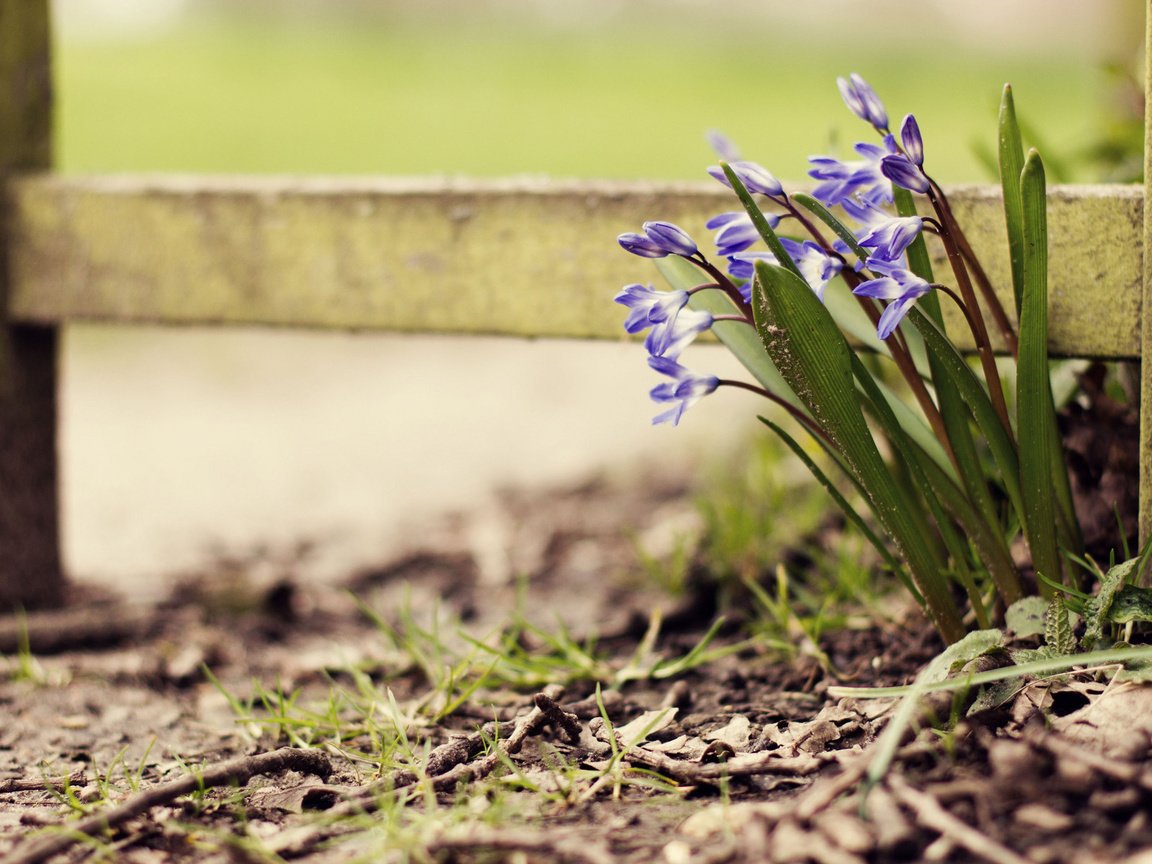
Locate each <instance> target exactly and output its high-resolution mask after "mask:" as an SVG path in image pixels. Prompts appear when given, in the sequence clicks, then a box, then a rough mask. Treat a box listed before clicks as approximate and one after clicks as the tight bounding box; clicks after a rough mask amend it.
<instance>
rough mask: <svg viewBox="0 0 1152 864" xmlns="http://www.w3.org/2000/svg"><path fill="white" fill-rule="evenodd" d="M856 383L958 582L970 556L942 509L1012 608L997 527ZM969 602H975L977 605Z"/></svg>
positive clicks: (867, 386) (873, 393)
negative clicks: (944, 547) (931, 521)
mask: <svg viewBox="0 0 1152 864" xmlns="http://www.w3.org/2000/svg"><path fill="white" fill-rule="evenodd" d="M857 380H858V381H859V383H860V385H861V387H862V388H863V389H864V391H865V395H866V397H867V398H868V405H869V406H871V408H872V411H873V415H874V416H875V418H876V420H877V421H878V422H879V423H880V425H881V426H882V428H883V429H884V431H885V433H886V434H887V435H888V437H889V439H890V440H891V441H892V444H893V447H894V449H895V450H896V451H897V452H898V453H899V454H901V456H902V457H903V458H904V460H905V464H907V465H908V467H909V470H910V472H911V474H912V476H913V478H914V479H915V481H916V483H917V484H918V486H919V488H920V495H921V499H922V501H923V503H924V504H925V505H927V507H928V509H929V511H930V512H931V513H932V518H933V519H934V520H935V521H936V526H937V528H938V529H939V530H940V534H941V537H942V538H943V539H944V541H945V543H946V544H947V546H948V549H949V552H950V553H951V554H952V556H953V558H954V559H955V561H956V571H957V575H958V576H959V577H960V578H961V581H963V579H964V578H965V575H966V573H967V566H968V564H967V562H968V557H969V556H968V555H967V554H966V550H965V549H963V548H962V547H960V546H959V545H958V543H957V540H956V538H955V537H954V531H953V529H952V526H951V525H950V524H949V523H948V517H947V515H946V514H945V513H944V512H943V510H942V507H943V508H944V509H947V511H948V512H949V513H951V514H952V516H953V517H955V519H956V521H957V522H958V523H959V524H960V526H961V527H962V528H963V529H964V533H965V534H966V535H967V536H968V538H969V539H970V540H971V542H972V544H973V545H974V546H975V547H976V550H977V552H978V553H979V555H980V559H981V560H982V561H983V562H984V565H985V567H986V568H987V569H988V572H989V574H990V575H991V576H992V579H993V581H994V582H995V583H996V587H997V590H999V592H1000V594H1001V596H1002V597H1003V598H1004V600H1005V602H1008V603H1011V602H1013V601H1014V600H1016V598H1018V597H1019V596H1020V582H1019V577H1018V575H1017V573H1016V568H1015V566H1014V565H1013V563H1012V556H1011V555H1010V554H1009V552H1008V547H1007V545H1005V543H1004V538H1003V536H1001V534H1000V532H999V531H998V529H997V528H996V526H995V525H993V524H991V523H989V522H988V521H986V520H985V519H984V518H983V514H982V513H980V512H979V511H978V510H977V509H976V508H975V507H974V506H973V504H972V502H971V501H969V500H968V498H966V497H965V495H964V492H963V491H962V490H961V489H960V487H959V486H958V485H957V484H956V482H955V481H954V480H953V477H952V475H951V473H950V472H948V471H945V469H944V468H943V467H942V466H940V465H939V464H938V463H937V462H936V461H935V460H933V459H931V458H930V457H929V455H928V454H927V453H925V452H924V450H923V449H922V448H921V447H919V446H918V445H917V444H916V442H915V441H914V440H913V439H912V438H911V437H910V436H908V435H907V434H906V433H905V430H904V429H903V428H901V425H900V423H899V421H898V419H897V417H896V415H895V414H894V413H893V412H892V411H891V410H890V408H889V406H888V404H887V402H886V401H885V400H884V399H883V397H882V395H881V393H880V392H879V388H878V387H877V386H876V383H875V382H873V381H871V380H870V379H868V378H866V377H863V376H860V375H858V376H857ZM949 467H950V466H949ZM965 587H967V588H969V595H970V597H971V596H973V595H974V592H973V590H972V588H971V586H970V585H967V584H966V585H965ZM973 602H974V603H975V602H976V601H975V599H973ZM974 611H977V614H981V612H980V611H979V608H978V607H974Z"/></svg>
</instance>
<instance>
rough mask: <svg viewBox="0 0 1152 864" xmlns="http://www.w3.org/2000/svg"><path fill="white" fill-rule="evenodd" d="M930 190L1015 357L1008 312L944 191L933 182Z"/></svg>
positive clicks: (1014, 332) (1014, 336)
mask: <svg viewBox="0 0 1152 864" xmlns="http://www.w3.org/2000/svg"><path fill="white" fill-rule="evenodd" d="M932 189H933V191H934V192H935V195H936V196H938V197H937V198H933V204H936V203H937V201H938V202H939V204H938V206H939V207H942V208H943V209H944V211H945V212H946V213H947V219H946V220H945V222H946V224H947V225H948V230H949V231H950V232H951V233H952V235H953V237H954V238H955V240H956V245H957V246H958V247H959V248H960V254H961V255H962V256H963V257H964V262H965V263H966V264H967V265H968V267H969V268H971V270H972V275H973V276H974V277H975V279H976V284H977V286H978V287H979V288H980V293H981V295H983V297H984V302H985V303H987V304H988V309H989V311H990V312H991V313H992V318H993V320H995V322H996V327H997V328H998V329H999V330H1000V334H1001V335H1002V336H1003V337H1004V342H1005V344H1006V345H1007V346H1008V349H1009V350H1010V351H1011V352H1012V356H1013V357H1015V356H1016V355H1017V354H1018V353H1019V348H1018V341H1017V338H1016V330H1015V328H1014V327H1013V326H1012V322H1011V320H1010V319H1009V318H1008V312H1007V311H1006V310H1005V309H1004V305H1003V304H1002V303H1001V302H1000V298H999V297H997V296H996V291H995V290H994V289H993V287H992V281H991V280H990V279H989V278H988V274H987V272H986V271H985V270H984V267H983V265H982V264H981V263H980V259H979V258H977V257H976V252H975V251H974V250H973V249H972V244H971V243H969V242H968V237H967V236H966V235H965V234H964V229H963V228H961V227H960V223H958V222H957V221H956V217H955V216H954V215H953V213H952V205H951V204H949V203H948V196H947V195H945V194H944V190H943V189H941V188H940V187H939V186H937V185H936V183H935V182H933V183H932ZM930 197H931V196H930Z"/></svg>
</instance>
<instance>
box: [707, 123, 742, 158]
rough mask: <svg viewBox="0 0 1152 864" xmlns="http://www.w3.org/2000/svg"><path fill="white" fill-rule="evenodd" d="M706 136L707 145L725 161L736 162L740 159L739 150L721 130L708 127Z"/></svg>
mask: <svg viewBox="0 0 1152 864" xmlns="http://www.w3.org/2000/svg"><path fill="white" fill-rule="evenodd" d="M706 137H707V138H708V146H709V147H711V148H712V150H713V152H714V153H715V154H716V155H717V156H719V157H720V158H721V159H723V160H724V161H725V162H736V161H738V160H739V159H740V151H739V150H737V149H736V145H735V144H733V143H732V139H731V138H729V137H728V136H727V135H725V134H724V133H723V132H719V131H717V130H716V129H710V130H708V133H707V135H706Z"/></svg>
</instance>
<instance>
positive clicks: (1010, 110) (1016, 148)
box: [999, 84, 1024, 318]
mask: <svg viewBox="0 0 1152 864" xmlns="http://www.w3.org/2000/svg"><path fill="white" fill-rule="evenodd" d="M999 138H1000V186H1001V188H1002V189H1003V190H1004V222H1005V224H1006V225H1007V227H1008V254H1009V257H1010V259H1011V262H1012V293H1013V295H1014V296H1015V298H1016V316H1017V318H1019V316H1020V304H1021V301H1022V298H1023V295H1024V203H1023V199H1022V198H1021V194H1020V172H1021V171H1023V170H1024V145H1023V143H1022V142H1021V139H1020V125H1019V124H1018V123H1017V122H1016V104H1015V102H1014V101H1013V99H1012V85H1010V84H1005V85H1004V95H1003V96H1001V98H1000V135H999Z"/></svg>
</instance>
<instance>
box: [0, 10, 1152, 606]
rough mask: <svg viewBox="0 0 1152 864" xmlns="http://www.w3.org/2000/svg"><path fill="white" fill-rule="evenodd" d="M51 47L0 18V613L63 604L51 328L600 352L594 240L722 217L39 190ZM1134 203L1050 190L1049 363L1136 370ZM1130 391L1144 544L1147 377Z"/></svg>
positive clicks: (45, 26)
mask: <svg viewBox="0 0 1152 864" xmlns="http://www.w3.org/2000/svg"><path fill="white" fill-rule="evenodd" d="M1150 5H1152V0H1150ZM49 45H50V39H49V13H48V3H47V0H0V181H3V182H4V186H5V188H6V195H5V198H4V202H3V208H2V210H0V289H2V290H0V297H2V298H3V303H2V305H0V308H3V309H4V311H5V314H6V319H5V322H4V324H3V326H2V327H0V608H10V607H12V606H13V605H16V604H22V605H25V606H29V607H31V606H38V605H50V604H52V603H54V602H56V601H57V600H58V599H59V597H60V596H61V592H62V588H63V585H64V575H63V573H62V572H61V565H60V555H59V537H58V497H57V471H56V426H55V424H56V375H57V366H56V364H57V334H58V331H59V328H61V327H64V326H67V325H68V324H69V323H71V322H78V321H109V322H117V323H132V322H137V323H163V324H198V325H205V324H207V325H227V324H261V325H270V326H290V327H312V328H339V329H349V330H383V331H405V332H446V333H461V334H463V333H488V334H505V335H510V336H522V337H575V338H606V339H618V338H620V334H621V325H620V321H621V315H620V311H619V309H618V308H617V307H614V306H613V304H611V303H610V302H608V301H609V298H610V296H611V294H612V293H613V292H614V291H615V290H616V289H617V288H618V287H619V286H620V285H622V284H624V283H626V282H631V281H635V280H636V278H638V273H641V272H643V271H642V270H641V269H638V268H637V262H636V261H635V259H632V258H630V256H627V255H625V254H623V253H621V252H620V251H619V250H618V249H617V248H616V247H615V244H614V243H612V238H613V237H614V236H615V235H616V234H618V233H620V232H621V231H625V230H634V228H635V226H636V225H638V224H639V222H640V221H641V220H642V219H644V218H646V217H647V216H649V215H652V214H659V217H660V218H664V219H669V220H672V221H676V222H680V223H683V224H687V225H691V224H699V222H700V221H702V220H703V219H704V218H706V217H707V216H708V215H709V214H711V213H714V212H716V211H717V209H718V205H719V206H720V207H721V208H722V207H726V206H727V205H728V203H729V195H728V194H727V193H725V191H724V190H721V189H719V188H718V187H716V186H715V185H714V184H713V185H711V186H709V185H696V184H663V185H654V184H638V183H632V184H628V183H607V182H602V183H597V182H589V183H580V184H528V183H501V182H486V183H471V182H437V183H428V182H418V181H402V180H382V179H365V180H347V179H344V180H338V181H337V180H324V179H268V178H260V179H255V178H245V177H230V178H205V177H171V176H163V177H128V178H123V177H120V178H89V179H71V178H61V177H55V176H53V175H52V174H51V173H49V172H48V169H49V168H50V153H51V88H50V68H51V67H50V56H49V53H50V52H49ZM1146 174H1147V176H1152V171H1148V172H1146ZM1145 190H1146V187H1145V188H1144V189H1142V188H1139V187H1136V186H1065V187H1056V188H1055V189H1053V190H1051V195H1050V204H1049V220H1050V230H1051V234H1052V242H1051V249H1052V253H1051V277H1050V278H1051V284H1050V292H1051V309H1050V311H1051V316H1052V324H1051V348H1052V351H1053V352H1054V353H1056V354H1060V355H1065V356H1081V357H1102V358H1109V359H1138V358H1140V357H1141V356H1142V355H1145V356H1147V355H1150V354H1152V320H1150V318H1149V316H1148V315H1146V314H1144V313H1143V311H1142V310H1144V309H1152V300H1150V299H1149V298H1150V297H1152V293H1150V285H1152V271H1150V268H1149V266H1147V264H1146V262H1145V261H1144V256H1143V252H1142V250H1143V249H1144V247H1145V245H1146V243H1147V242H1148V239H1149V230H1150V229H1149V225H1148V220H1146V219H1145V213H1144V198H1145ZM949 194H950V197H951V198H952V199H953V201H954V203H955V204H956V205H957V210H958V215H959V217H960V219H961V220H962V223H963V224H964V225H965V226H966V228H967V229H968V230H970V231H971V232H972V240H973V245H974V246H975V247H976V249H977V251H978V252H979V253H981V254H982V256H984V257H985V258H986V259H987V261H988V262H989V265H990V267H989V269H990V272H991V275H992V277H993V280H994V281H995V282H996V283H997V284H998V285H1008V284H1009V278H1008V266H1007V255H1006V248H1005V247H1006V243H1005V241H1004V239H1003V222H1002V218H1001V216H1000V215H999V213H1000V210H999V191H998V189H993V188H990V187H977V186H973V187H962V188H955V189H952V190H949ZM1089 237H1090V238H1091V241H1092V242H1091V243H1090V244H1089V243H1087V242H1084V241H1085V238H1089ZM1007 305H1008V307H1009V308H1010V307H1011V305H1012V304H1011V303H1008V304H1007ZM1141 381H1142V385H1141V392H1142V414H1141V429H1142V433H1141V441H1142V449H1141V467H1140V479H1141V514H1140V520H1141V521H1140V524H1141V531H1142V535H1143V536H1148V534H1149V528H1150V527H1152V441H1150V438H1152V364H1147V363H1146V364H1143V373H1142V378H1141Z"/></svg>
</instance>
